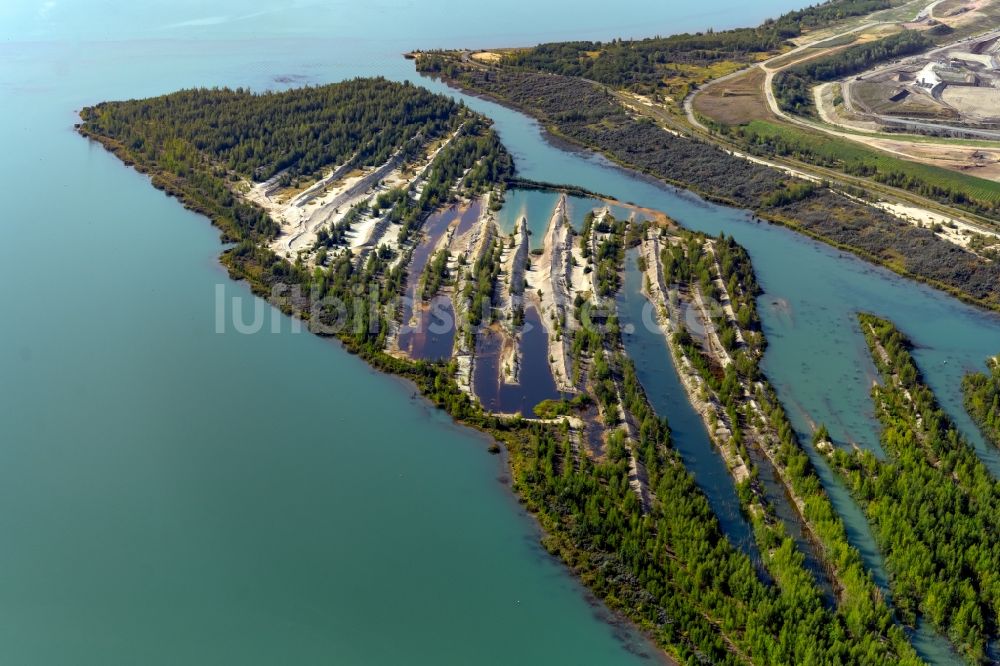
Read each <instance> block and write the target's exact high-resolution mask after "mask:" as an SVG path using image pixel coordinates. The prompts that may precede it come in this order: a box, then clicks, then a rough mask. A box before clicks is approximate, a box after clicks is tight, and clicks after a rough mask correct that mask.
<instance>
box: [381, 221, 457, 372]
mask: <svg viewBox="0 0 1000 666" xmlns="http://www.w3.org/2000/svg"><path fill="white" fill-rule="evenodd" d="M458 212H459V209H458V207H457V206H451V207H449V208H446V209H445V210H441V211H438V212H436V213H433V214H432V215H430V217H428V218H427V220H426V221H425V222H424V224H423V226H422V227H421V229H422V232H421V233H422V237H421V240H420V243H418V244H417V246H416V247H415V248H414V249H413V256H412V258H411V259H410V264H409V266H408V268H407V273H406V297H405V298H403V307H402V310H403V314H402V317H401V319H400V328H399V337H398V338H397V343H396V344H397V345H398V346H399V349H400V350H402V351H404V352H406V353H407V354H409V355H410V356H411V357H412V358H418V359H424V360H441V359H446V358H448V357H449V356H451V348H452V345H453V344H454V340H455V326H454V325H453V322H454V321H455V312H454V309H453V308H452V305H451V302H450V301H449V300H448V299H446V298H434V299H432V303H431V304H430V305H425V304H423V303H422V299H421V294H420V282H421V279H422V278H423V275H424V269H425V268H426V267H427V262H428V261H430V258H431V254H432V253H433V251H434V248H435V247H437V244H438V241H440V240H441V237H442V236H443V235H444V233H445V231H447V229H448V225H449V224H451V223H452V222H453V221H454V220H455V217H456V215H457V214H458ZM417 308H419V309H417ZM415 310H416V312H417V317H416V322H415V323H414V322H413V321H411V320H412V319H413V314H414V311H415ZM448 322H452V325H448ZM411 324H413V325H412V326H411Z"/></svg>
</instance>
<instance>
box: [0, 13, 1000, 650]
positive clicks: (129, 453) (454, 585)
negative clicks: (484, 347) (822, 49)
mask: <svg viewBox="0 0 1000 666" xmlns="http://www.w3.org/2000/svg"><path fill="white" fill-rule="evenodd" d="M798 4H802V3H801V0H799V1H798V2H795V1H794V0H788V1H785V0H774V1H771V2H765V3H745V2H733V1H732V0H710V1H709V2H705V3H700V4H699V5H698V6H697V7H696V8H695V9H692V5H691V4H690V3H679V2H664V3H652V4H651V3H633V4H631V5H621V4H613V5H609V4H607V3H597V2H589V1H588V2H585V3H584V6H583V7H581V4H580V3H579V2H572V3H571V2H567V1H561V2H553V3H528V2H527V1H526V0H517V1H515V2H513V3H508V5H507V8H506V10H505V11H500V10H498V9H497V8H496V7H495V6H493V5H489V4H476V3H465V2H462V3H459V2H458V0H439V1H438V2H415V1H414V0H388V1H380V2H372V3H356V2H329V3H311V2H269V3H263V2H253V1H251V2H246V1H241V2H236V1H235V0H225V1H223V2H218V3H215V4H214V6H213V7H211V8H209V9H205V8H204V4H203V3H200V2H194V1H193V0H182V1H181V2H174V3H157V4H156V5H155V6H149V5H148V4H145V3H121V4H112V3H104V4H94V3H89V2H83V1H82V0H77V1H75V2H73V1H69V0H49V1H46V2H28V1H27V0H14V2H6V3H3V4H2V5H0V102H2V103H0V146H2V147H3V151H2V153H0V182H2V183H3V186H4V191H5V192H6V193H7V197H6V208H5V210H4V213H3V216H2V218H0V219H2V222H0V225H2V228H3V231H4V240H3V242H2V243H0V278H2V279H0V302H2V303H3V304H4V306H5V313H6V315H5V316H4V317H3V319H2V321H0V342H2V344H0V378H2V379H0V424H2V425H3V431H2V432H3V434H2V437H0V529H2V532H3V534H4V537H5V538H4V543H5V546H4V548H3V549H0V619H2V622H0V646H2V647H0V660H2V661H3V662H5V663H25V664H47V665H48V664H102V665H106V664H134V663H145V664H158V663H162V664H176V663H217V664H274V663H279V662H280V663H315V662H318V661H326V662H333V663H338V664H398V663H426V664H448V663H456V664H458V663H463V664H464V663H470V662H474V663H479V664H491V663H496V664H506V663H510V662H511V660H512V658H514V657H516V659H517V661H518V662H519V663H537V664H547V663H580V664H584V663H586V664H633V663H648V660H644V659H642V658H641V657H640V656H637V654H636V651H639V652H641V651H643V650H645V649H646V647H645V646H644V645H643V644H642V643H641V641H638V640H636V638H635V637H634V636H632V635H631V634H629V632H621V631H617V630H615V629H613V628H612V627H610V626H609V625H608V624H607V623H606V622H604V621H603V617H602V611H600V609H599V608H597V609H595V608H594V607H592V606H591V605H590V604H589V603H588V601H587V599H586V597H585V595H584V594H583V592H582V590H581V588H580V587H579V586H578V585H577V584H576V583H575V582H574V581H573V579H572V578H571V577H570V576H569V574H568V573H567V572H565V571H564V570H563V569H562V568H561V567H560V566H559V565H558V564H556V563H554V562H552V561H551V560H550V559H549V558H548V557H547V556H546V555H545V554H544V553H543V552H542V551H541V550H540V548H539V547H538V546H537V545H536V544H537V534H536V533H535V530H534V527H533V524H532V522H531V520H530V519H529V518H528V517H526V516H524V515H523V514H522V513H521V512H520V511H519V510H518V508H517V505H516V503H515V502H514V501H513V500H512V499H511V497H510V494H509V492H508V490H507V489H506V487H505V486H503V485H502V484H500V483H498V482H497V481H496V479H497V477H498V476H501V475H503V474H504V471H503V467H502V465H500V464H499V463H498V462H497V460H496V459H495V458H492V457H489V456H487V455H485V454H484V449H485V443H484V442H483V441H481V440H480V439H479V438H478V437H477V436H476V435H475V434H473V433H470V432H469V431H467V430H464V429H460V428H457V427H455V426H453V425H451V424H450V423H449V422H448V421H447V420H446V419H444V418H442V417H441V415H440V414H438V413H437V412H434V411H432V410H429V409H428V407H427V406H426V404H425V403H424V402H422V401H421V400H419V399H416V398H415V397H414V396H413V390H412V388H411V387H409V386H407V385H405V384H403V383H400V382H397V381H396V380H393V379H391V378H388V377H384V376H380V375H377V374H375V373H372V372H371V371H369V370H368V369H367V368H366V367H365V366H364V365H363V364H362V363H361V362H359V361H358V360H357V359H355V358H353V357H351V356H349V355H347V354H344V353H343V352H342V351H340V350H339V349H338V348H337V347H336V346H334V345H332V344H330V343H328V342H324V341H321V340H319V339H316V338H314V337H312V336H310V335H307V334H304V333H303V334H295V333H293V332H291V330H290V324H289V322H288V321H287V320H285V319H283V318H281V317H275V318H274V319H272V318H271V315H270V311H269V310H262V313H263V315H265V316H264V322H265V325H264V329H263V330H262V331H261V332H259V333H257V334H255V335H241V334H238V333H237V332H236V330H235V327H234V326H233V325H232V322H231V321H230V320H229V318H228V315H229V314H230V313H229V312H228V310H227V311H225V312H224V313H223V314H224V315H226V316H225V317H224V318H223V322H224V323H225V324H226V325H225V327H224V328H225V332H224V333H221V334H219V333H216V285H217V284H222V285H224V290H225V295H226V297H227V299H231V298H232V297H239V298H242V304H241V310H240V314H241V315H243V318H244V319H245V320H246V321H252V320H253V314H254V313H253V309H254V307H255V306H260V304H259V302H256V301H254V300H253V299H252V298H251V297H250V296H249V294H248V293H247V291H246V289H244V288H243V287H242V286H240V285H235V284H231V283H228V282H227V280H226V277H225V275H224V274H223V272H222V271H220V270H219V268H218V265H217V262H216V257H217V254H218V251H219V246H218V242H217V234H216V232H215V231H214V230H213V229H211V227H209V226H208V225H207V224H206V223H205V221H204V220H203V219H202V218H200V217H198V216H196V215H194V214H191V213H189V212H186V211H184V210H183V209H182V208H181V207H180V206H179V205H178V204H177V202H176V201H173V200H170V199H167V198H166V197H164V196H163V195H162V194H161V193H159V192H157V191H155V190H154V189H152V188H151V187H149V185H148V180H147V179H146V178H145V177H143V176H141V175H139V174H137V173H135V172H133V171H131V170H129V169H127V168H125V167H123V166H122V165H121V164H120V163H119V162H118V161H117V160H116V159H115V158H113V157H112V156H110V155H108V154H107V153H106V152H105V151H104V150H103V149H101V148H99V147H97V146H92V145H89V144H88V143H87V142H86V141H84V140H82V139H80V138H79V137H77V136H76V135H75V134H74V133H73V132H72V127H71V126H72V123H73V122H74V121H75V112H74V111H75V109H78V108H80V107H81V106H83V105H86V104H91V103H95V102H98V101H101V100H104V99H119V98H129V97H144V96H149V95H155V94H161V93H165V92H169V91H171V90H174V89H177V88H181V87H187V86H197V85H206V86H211V85H229V86H250V87H253V88H255V89H268V88H280V87H286V86H290V85H301V84H303V83H322V82H329V81H336V80H340V79H343V78H346V77H350V76H357V75H372V74H382V75H385V76H389V77H391V78H396V79H405V78H409V79H415V78H416V75H415V74H414V73H413V71H412V64H410V63H407V62H405V61H403V60H402V59H401V58H399V57H398V54H399V53H400V52H402V51H405V50H408V49H412V48H429V47H433V46H451V47H460V46H476V45H487V46H489V45H505V44H522V43H531V42H534V41H538V40H540V39H543V38H553V39H570V38H610V37H614V36H618V35H637V34H648V33H650V32H660V33H663V34H667V33H671V32H677V31H683V30H696V29H699V28H704V27H707V26H710V25H711V26H716V27H726V26H731V25H737V24H751V23H755V22H757V21H759V20H760V19H762V18H764V17H765V16H767V15H773V14H776V13H780V12H781V11H784V10H787V9H790V8H793V7H795V6H797V5H798ZM528 11H530V12H531V13H532V15H533V17H534V18H533V20H532V21H524V20H523V16H524V15H525V12H528ZM251 37H253V39H250V38H251ZM424 83H425V84H426V85H428V86H429V87H431V88H432V89H435V90H444V88H443V87H441V86H440V85H439V84H434V83H430V82H424ZM467 102H468V103H469V104H470V105H472V106H474V107H475V108H477V109H480V110H483V111H485V112H487V113H489V114H490V115H491V116H493V117H494V118H495V119H496V120H497V123H498V129H499V130H500V132H501V134H502V138H503V139H504V141H505V142H506V143H507V145H508V146H509V147H510V148H511V149H512V152H513V153H514V155H515V159H516V160H517V164H518V167H519V169H520V170H521V173H522V175H524V176H526V177H529V178H536V179H540V180H550V181H555V182H570V183H575V184H577V185H581V186H583V187H586V188H588V189H591V190H594V191H600V192H603V193H607V194H610V195H612V196H616V197H619V198H621V199H623V200H632V201H635V202H637V203H641V204H642V205H645V206H650V207H654V208H659V209H662V210H664V211H665V212H667V213H669V214H671V215H672V216H673V217H675V218H677V219H678V220H680V221H681V222H683V223H684V224H686V225H688V226H690V227H692V228H696V229H699V230H703V231H707V232H709V233H713V234H714V233H718V232H719V231H725V232H727V233H731V234H733V235H735V236H736V238H737V240H738V241H739V242H740V243H742V244H743V245H745V246H746V247H747V248H748V249H749V250H750V252H751V254H752V255H753V258H754V261H755V265H756V267H757V270H758V272H759V274H760V279H761V283H762V284H763V286H764V288H765V290H766V292H767V293H766V295H765V296H764V298H763V299H762V301H761V308H762V315H763V317H764V321H765V328H766V332H767V334H768V336H769V338H770V340H771V346H770V348H769V351H768V354H767V356H766V359H765V369H766V370H767V372H768V373H769V375H770V376H771V378H772V381H773V382H774V383H775V385H776V386H777V388H778V390H779V393H780V395H781V397H782V399H783V400H784V401H785V404H786V405H787V406H788V407H789V410H790V412H791V416H792V419H793V422H794V424H795V426H796V428H797V429H798V430H799V431H800V432H801V433H803V435H806V434H808V433H809V430H810V424H811V423H812V422H824V423H826V424H827V425H828V426H829V427H830V429H831V432H832V434H833V436H834V437H835V438H836V439H838V440H839V441H845V442H846V441H856V442H858V443H860V444H862V445H866V446H874V443H875V441H876V439H877V428H876V424H875V422H874V421H873V419H872V417H871V411H872V410H871V404H870V400H869V398H868V382H869V376H870V365H869V364H868V361H867V358H866V353H865V350H864V346H863V342H861V341H860V340H861V339H860V333H859V331H858V329H857V326H856V324H855V322H854V312H855V311H857V310H859V309H866V310H874V311H878V312H880V313H882V314H884V315H887V316H890V317H892V318H894V319H895V320H896V321H897V323H899V324H900V326H901V327H902V328H903V330H904V331H906V332H907V333H908V334H910V335H911V336H913V338H914V339H915V341H916V342H917V343H918V344H919V345H920V348H919V349H918V351H917V353H916V359H917V361H918V363H919V364H920V365H921V368H922V369H923V370H924V372H925V373H926V375H927V377H928V380H929V382H930V383H931V385H932V387H933V388H935V389H936V390H938V391H939V394H940V395H941V398H942V400H943V402H944V405H945V407H946V408H947V409H948V410H949V412H950V413H951V414H952V416H954V417H955V418H956V419H957V420H958V421H959V423H960V425H962V426H963V428H964V429H965V430H966V431H967V432H968V433H969V434H970V435H972V434H973V431H972V428H971V423H970V422H969V420H968V417H967V416H965V415H964V413H963V412H962V410H961V404H960V395H959V393H958V391H957V388H958V383H959V381H960V379H961V375H962V373H963V371H964V370H965V369H967V368H970V367H976V366H979V365H981V363H982V361H983V359H984V358H986V356H988V355H991V354H995V353H997V351H998V347H1000V322H998V320H997V319H996V318H995V317H992V316H988V315H983V314H981V313H979V312H977V311H975V310H973V309H971V308H969V307H966V306H963V305H961V304H959V303H957V302H956V301H954V300H953V299H950V298H948V297H946V296H943V295H941V294H939V293H937V292H934V291H933V290H930V289H927V288H924V287H921V286H916V285H913V284H910V283H907V282H904V281H902V280H900V279H898V278H896V277H894V276H892V275H891V274H889V273H887V272H885V271H881V270H878V269H874V268H871V267H870V266H867V265H866V264H864V263H863V262H860V261H857V260H855V259H853V258H851V257H848V256H845V255H843V254H841V253H839V252H836V251H834V250H831V249H829V248H826V247H824V246H821V245H818V244H815V243H812V242H810V241H807V240H804V239H802V238H800V237H797V236H795V235H793V234H791V233H789V232H787V231H784V230H781V229H776V228H772V227H768V226H766V225H756V224H752V223H750V222H749V221H748V220H747V219H746V217H745V216H744V215H743V214H742V213H740V212H739V211H733V210H728V209H723V208H718V207H714V206H707V205H705V204H703V203H701V202H699V201H697V200H696V199H694V198H691V197H687V196H681V195H678V194H677V193H676V192H674V191H672V190H669V189H666V188H661V187H658V186H655V185H652V184H649V183H646V182H643V181H640V180H636V179H633V178H631V177H628V176H626V175H624V174H623V173H622V172H620V171H618V170H615V169H612V168H609V167H608V166H607V165H606V164H605V163H604V162H603V161H601V160H597V159H592V158H585V157H581V156H579V155H573V154H569V153H566V152H563V151H560V150H557V149H555V148H553V147H552V146H550V145H549V144H547V143H545V141H544V140H543V138H542V137H541V135H540V133H539V130H538V127H537V125H536V124H535V123H533V122H531V121H530V120H528V119H526V118H524V117H523V116H520V115H518V114H515V113H512V112H510V111H507V110H504V109H502V108H499V107H497V106H495V105H492V104H489V103H486V102H483V101H480V100H467ZM545 222H547V220H545ZM543 224H544V222H543ZM261 307H263V306H261ZM272 325H273V326H274V328H275V329H277V331H278V332H277V333H274V332H272ZM946 361H947V363H946ZM974 441H975V443H976V445H977V447H978V448H979V450H980V451H981V453H982V454H983V456H984V458H985V459H986V460H987V461H988V462H989V463H990V465H991V466H992V469H994V471H997V470H998V468H1000V459H998V457H997V456H996V454H995V452H992V451H989V450H987V449H986V448H985V446H983V443H982V441H981V440H980V439H979V438H978V437H975V438H974ZM823 471H824V481H825V482H826V483H827V484H828V487H830V488H831V492H832V493H834V497H835V501H836V502H837V505H838V508H839V509H840V510H841V512H842V513H843V514H845V516H846V517H847V520H848V523H849V527H850V529H851V530H852V535H853V537H854V538H855V539H856V541H857V542H858V543H859V544H860V545H861V546H862V547H863V548H867V549H868V550H867V551H866V552H867V557H868V561H869V562H870V563H871V565H872V566H873V567H874V568H876V569H877V567H878V559H877V552H874V551H873V546H872V545H871V543H870V533H868V531H867V528H865V526H864V522H863V520H859V519H858V518H857V516H856V511H857V509H856V507H854V506H853V504H852V503H851V502H850V501H849V499H848V498H847V497H846V495H845V494H844V493H843V492H842V490H841V489H839V486H837V484H836V483H835V481H834V480H833V479H831V478H830V476H829V474H827V473H826V472H825V470H823ZM852 511H853V512H855V513H853V514H852V513H851V512H852ZM866 539H867V541H866ZM511 636H516V637H517V639H518V640H517V645H516V655H512V653H511V651H512V649H515V648H512V644H511V642H510V637H511Z"/></svg>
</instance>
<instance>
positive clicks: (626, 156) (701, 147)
mask: <svg viewBox="0 0 1000 666" xmlns="http://www.w3.org/2000/svg"><path fill="white" fill-rule="evenodd" d="M417 66H418V68H419V69H420V71H422V72H424V73H427V74H430V75H439V76H443V77H444V78H445V80H447V81H449V82H450V83H452V84H453V85H456V86H458V87H460V88H463V89H466V90H469V91H472V92H476V93H479V94H486V95H489V96H490V97H492V98H494V99H496V100H498V101H500V102H502V103H507V104H510V105H512V106H514V107H516V108H518V109H520V110H522V111H524V112H526V113H528V114H530V115H532V116H534V117H536V118H538V119H539V120H541V121H542V122H543V123H544V124H545V125H546V127H547V128H548V129H549V131H551V132H552V133H554V134H555V135H557V136H559V137H562V138H564V139H566V140H568V141H571V142H573V143H575V144H577V145H581V146H585V147H587V148H591V149H594V150H598V151H601V152H602V153H604V154H605V155H607V156H608V157H609V158H611V159H612V160H614V161H616V162H618V163H619V164H622V165H623V166H626V167H631V168H635V169H638V170H639V171H642V172H644V173H646V174H649V175H651V176H654V177H656V178H659V179H661V180H664V181H666V182H668V183H671V184H674V185H678V186H681V187H685V188H688V189H691V190H694V191H695V192H698V193H699V194H701V195H703V196H705V197H706V198H708V199H710V200H713V201H718V202H721V203H725V204H730V205H735V206H741V207H746V208H750V209H752V210H754V211H756V212H758V213H759V214H760V215H761V216H762V217H765V218H767V219H770V220H772V221H776V222H780V223H782V224H786V225H788V226H791V227H793V228H795V229H797V230H799V231H801V232H803V233H806V234H808V235H810V236H813V237H815V238H819V239H821V240H824V241H826V242H829V243H831V244H833V245H835V246H837V247H840V248H843V249H845V250H849V251H852V252H855V253H857V254H859V255H860V256H862V257H864V258H866V259H869V260H871V261H874V262H877V263H880V264H882V265H885V266H888V267H889V268H892V269H893V270H895V271H897V272H899V273H901V274H904V275H908V276H910V277H915V278H917V279H920V280H923V281H926V282H928V283H931V284H933V285H935V286H938V287H940V288H943V289H946V290H948V291H949V292H951V293H952V294H955V295H957V296H959V297H960V298H963V299H965V300H968V301H971V302H974V303H977V304H979V305H981V306H984V307H988V308H993V309H1000V265H998V264H997V263H989V262H984V261H982V260H980V259H979V257H977V256H975V255H974V254H972V253H970V252H967V251H965V250H962V249H960V248H958V247H956V246H955V245H953V244H951V243H949V242H947V241H944V240H941V239H939V238H937V237H936V236H935V235H934V232H933V231H932V230H930V229H923V228H918V227H916V226H914V225H911V224H909V223H907V222H905V221H903V220H901V219H899V218H897V217H895V216H893V215H890V214H889V213H886V212H885V211H881V210H878V209H875V208H873V207H871V206H868V205H866V204H864V203H862V202H859V201H855V200H853V199H850V198H848V197H846V196H843V195H841V194H838V193H835V192H833V191H831V190H830V189H828V188H825V187H815V188H812V187H807V188H803V187H802V186H801V185H800V184H798V181H797V180H796V179H793V178H791V177H789V176H787V175H786V174H784V173H782V172H780V171H778V170H776V169H772V168H770V167H767V166H764V165H760V164H756V163H753V162H750V161H748V160H745V159H742V158H739V157H736V156H733V155H731V154H729V153H728V152H726V151H725V150H723V149H721V148H719V147H717V146H714V145H712V144H709V143H705V142H703V141H700V140H697V139H693V138H685V137H679V136H675V135H673V134H671V133H669V132H665V131H663V129H662V128H660V127H659V126H657V125H656V124H655V123H653V122H652V121H650V120H648V119H645V118H635V117H633V116H631V115H630V114H629V113H627V111H626V110H625V109H624V108H623V107H622V106H621V105H619V104H618V103H617V101H616V100H615V98H614V97H613V96H612V95H611V94H610V93H609V92H607V91H606V90H605V89H604V88H603V87H602V86H600V85H599V84H596V83H592V82H590V81H586V80H584V79H580V78H572V77H565V76H559V75H553V74H537V73H531V72H523V71H516V70H512V69H504V68H499V69H497V68H492V69H486V68H480V67H478V66H464V65H463V64H462V63H461V62H460V60H459V59H456V58H452V57H450V56H449V55H448V54H425V55H421V56H420V57H418V60H417ZM754 126H755V127H757V126H758V125H756V124H754ZM934 173H935V175H940V174H937V171H935V172H934ZM945 173H947V172H945ZM890 176H892V178H890ZM942 177H943V176H942ZM957 177H958V178H961V176H960V175H957ZM886 178H887V179H890V180H892V179H893V178H898V179H899V180H900V181H901V183H902V184H904V185H905V184H910V185H911V186H914V187H916V186H917V184H919V183H922V181H919V180H918V179H916V178H915V177H912V176H911V175H908V174H905V173H904V174H902V175H894V174H893V173H890V174H886ZM973 180H977V179H973ZM984 183H985V181H984ZM984 186H985V187H987V188H992V187H993V186H992V185H990V184H988V183H986V184H985V185H984ZM928 187H933V186H931V185H928ZM942 196H945V195H944V194H943V188H942ZM947 196H948V197H950V196H952V195H951V194H948V195H947ZM954 196H955V197H956V198H958V197H960V196H961V195H960V194H959V193H957V192H956V193H955V194H954ZM984 205H985V204H984Z"/></svg>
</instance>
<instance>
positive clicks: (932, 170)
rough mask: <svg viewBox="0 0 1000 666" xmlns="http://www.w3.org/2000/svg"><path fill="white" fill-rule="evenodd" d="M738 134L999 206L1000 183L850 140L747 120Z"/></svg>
mask: <svg viewBox="0 0 1000 666" xmlns="http://www.w3.org/2000/svg"><path fill="white" fill-rule="evenodd" d="M740 131H741V133H742V134H743V137H744V138H745V139H747V140H749V141H750V142H751V143H753V142H767V143H770V144H771V145H772V146H774V145H780V148H779V150H777V152H778V153H781V154H785V155H788V156H791V157H800V158H801V159H803V160H805V161H807V162H814V163H815V162H820V163H825V164H837V165H841V166H842V167H843V168H844V170H845V171H848V172H851V173H857V172H859V171H864V170H866V169H868V170H874V171H876V172H877V173H879V174H882V175H887V174H891V173H898V174H902V175H903V176H907V177H910V178H913V179H917V180H920V181H922V182H923V183H926V184H927V185H930V186H936V187H941V188H945V189H948V190H952V191H961V192H965V193H966V194H967V195H968V196H969V197H970V198H972V199H975V200H977V201H979V202H982V203H984V204H986V205H988V206H989V207H1000V183H996V182H993V181H990V180H984V179H982V178H976V177H975V176H969V175H966V174H962V173H957V172H954V171H949V170H947V169H942V168H940V167H935V166H930V165H926V164H920V163H918V162H910V161H907V160H902V159H899V158H897V157H893V156H891V155H887V154H884V153H879V152H876V151H874V150H871V149H868V148H865V147H864V146H861V145H859V144H856V143H853V142H851V141H847V140H842V139H837V138H835V137H831V136H828V135H823V134H818V133H813V132H809V131H807V130H802V129H799V128H796V127H790V126H787V125H781V124H777V123H773V122H769V121H766V120H754V121H751V122H750V123H748V124H747V125H745V126H744V127H743V128H741V129H740ZM796 153H798V154H796ZM907 189H910V188H907Z"/></svg>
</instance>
